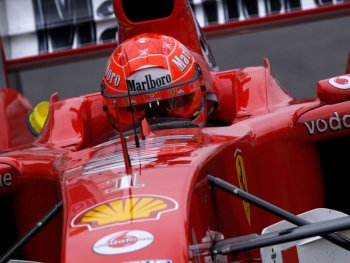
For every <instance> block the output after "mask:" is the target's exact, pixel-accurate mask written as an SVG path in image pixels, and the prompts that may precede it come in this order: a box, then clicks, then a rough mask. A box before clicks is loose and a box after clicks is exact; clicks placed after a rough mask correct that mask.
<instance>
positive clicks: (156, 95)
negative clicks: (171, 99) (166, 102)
mask: <svg viewBox="0 0 350 263" xmlns="http://www.w3.org/2000/svg"><path fill="white" fill-rule="evenodd" d="M161 99H162V96H161V94H160V92H159V91H156V92H152V93H147V94H144V95H143V100H144V101H145V103H148V102H152V101H156V100H161Z"/></svg>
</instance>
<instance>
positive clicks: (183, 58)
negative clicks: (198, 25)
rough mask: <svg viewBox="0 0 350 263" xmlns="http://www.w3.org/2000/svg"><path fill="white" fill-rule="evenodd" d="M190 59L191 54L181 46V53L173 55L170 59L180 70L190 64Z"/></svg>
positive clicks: (183, 69)
mask: <svg viewBox="0 0 350 263" xmlns="http://www.w3.org/2000/svg"><path fill="white" fill-rule="evenodd" d="M191 60H192V56H191V54H190V53H189V52H188V51H187V50H186V49H185V48H184V47H182V53H181V55H179V56H175V57H174V58H173V59H172V60H171V61H172V62H173V63H174V64H175V65H176V66H177V67H178V68H179V69H180V70H181V71H185V69H186V68H187V66H188V64H190V62H191Z"/></svg>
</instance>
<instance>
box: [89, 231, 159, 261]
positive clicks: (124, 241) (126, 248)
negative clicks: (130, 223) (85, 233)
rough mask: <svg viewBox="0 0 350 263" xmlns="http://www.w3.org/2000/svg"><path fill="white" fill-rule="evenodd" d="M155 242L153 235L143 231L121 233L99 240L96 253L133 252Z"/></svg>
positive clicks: (95, 248) (95, 249) (94, 247)
mask: <svg viewBox="0 0 350 263" xmlns="http://www.w3.org/2000/svg"><path fill="white" fill-rule="evenodd" d="M152 242H153V235H152V234H151V233H149V232H146V231H141V230H131V231H130V230H126V231H120V232H116V233H113V234H110V235H108V236H105V237H103V238H101V239H100V240H98V241H97V242H96V243H95V245H94V246H93V250H94V252H96V253H97V254H101V255H116V254H124V253H129V252H133V251H136V250H139V249H142V248H145V247H147V246H148V245H150V244H151V243H152Z"/></svg>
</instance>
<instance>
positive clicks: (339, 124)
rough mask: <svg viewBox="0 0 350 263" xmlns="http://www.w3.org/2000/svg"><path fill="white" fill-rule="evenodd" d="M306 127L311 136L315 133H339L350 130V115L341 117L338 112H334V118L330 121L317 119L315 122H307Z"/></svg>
mask: <svg viewBox="0 0 350 263" xmlns="http://www.w3.org/2000/svg"><path fill="white" fill-rule="evenodd" d="M304 125H305V127H306V129H307V131H308V133H309V135H314V134H315V132H318V133H324V132H326V131H337V130H342V129H344V128H345V129H349V128H350V114H345V115H343V116H339V114H338V112H333V116H332V117H330V118H329V119H326V120H324V119H317V120H313V121H309V122H307V121H305V122H304Z"/></svg>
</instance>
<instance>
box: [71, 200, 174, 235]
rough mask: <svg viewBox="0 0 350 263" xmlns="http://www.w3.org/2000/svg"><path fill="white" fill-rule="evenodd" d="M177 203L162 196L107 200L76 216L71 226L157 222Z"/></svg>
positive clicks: (91, 227)
mask: <svg viewBox="0 0 350 263" xmlns="http://www.w3.org/2000/svg"><path fill="white" fill-rule="evenodd" d="M177 206H178V205H177V203H176V202H175V201H174V200H172V199H170V198H168V197H164V196H151V195H150V196H133V197H130V196H128V197H124V198H120V199H114V200H109V201H107V202H103V203H100V204H98V205H96V206H94V207H92V208H89V209H88V210H87V211H83V212H82V213H80V214H78V216H76V217H75V219H74V220H73V222H72V225H73V226H83V225H86V226H87V227H88V228H89V229H95V228H99V227H102V226H107V225H115V224H125V223H128V222H131V221H132V222H137V221H144V220H157V219H159V217H160V215H161V214H162V213H165V212H169V211H172V210H175V209H177Z"/></svg>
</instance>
